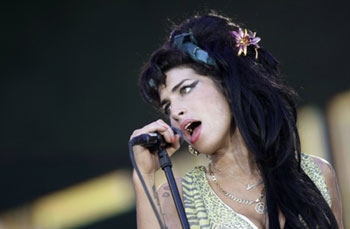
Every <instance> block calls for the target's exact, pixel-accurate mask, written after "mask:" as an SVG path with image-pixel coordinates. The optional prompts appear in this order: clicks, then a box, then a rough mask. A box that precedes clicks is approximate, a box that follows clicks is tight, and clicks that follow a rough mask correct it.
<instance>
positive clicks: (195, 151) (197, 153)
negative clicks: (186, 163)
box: [188, 145, 199, 156]
mask: <svg viewBox="0 0 350 229" xmlns="http://www.w3.org/2000/svg"><path fill="white" fill-rule="evenodd" d="M188 152H190V154H192V155H195V156H198V155H199V152H198V151H197V150H195V149H194V148H193V146H192V145H188Z"/></svg>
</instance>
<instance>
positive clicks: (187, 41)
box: [173, 32, 217, 68]
mask: <svg viewBox="0 0 350 229" xmlns="http://www.w3.org/2000/svg"><path fill="white" fill-rule="evenodd" d="M173 45H174V47H175V48H178V49H180V50H181V51H183V52H185V53H187V54H189V55H190V57H191V58H192V59H193V60H195V61H199V62H202V63H205V64H209V65H211V66H213V67H215V68H217V64H216V62H215V60H214V59H213V58H211V57H210V56H209V54H208V53H207V52H206V51H204V50H203V49H201V48H199V47H198V46H197V41H196V39H195V38H194V36H193V34H192V32H189V33H182V34H179V35H176V36H175V37H174V43H173Z"/></svg>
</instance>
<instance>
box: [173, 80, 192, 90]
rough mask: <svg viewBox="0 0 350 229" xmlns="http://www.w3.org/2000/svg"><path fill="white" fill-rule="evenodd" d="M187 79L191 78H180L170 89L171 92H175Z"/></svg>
mask: <svg viewBox="0 0 350 229" xmlns="http://www.w3.org/2000/svg"><path fill="white" fill-rule="evenodd" d="M187 80H191V79H184V80H181V81H180V83H178V84H176V85H175V86H174V87H173V89H171V92H175V91H176V90H177V89H178V88H179V87H180V86H181V85H182V84H183V83H184V82H185V81H187Z"/></svg>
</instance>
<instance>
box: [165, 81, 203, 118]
mask: <svg viewBox="0 0 350 229" xmlns="http://www.w3.org/2000/svg"><path fill="white" fill-rule="evenodd" d="M197 83H198V81H195V82H193V83H191V84H190V85H185V86H183V87H181V88H180V90H179V92H180V95H185V94H188V93H190V92H191V90H192V89H193V88H194V87H195V86H196V85H197ZM186 89H189V90H188V91H186ZM170 107H171V105H170V103H168V104H166V105H165V106H164V108H163V112H164V113H165V114H166V115H169V113H170V112H169V110H170Z"/></svg>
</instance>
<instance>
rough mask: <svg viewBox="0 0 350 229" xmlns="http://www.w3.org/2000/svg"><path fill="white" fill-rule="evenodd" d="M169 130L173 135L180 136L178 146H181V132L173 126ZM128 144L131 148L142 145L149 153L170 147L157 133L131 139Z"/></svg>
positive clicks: (182, 138) (182, 137)
mask: <svg viewBox="0 0 350 229" xmlns="http://www.w3.org/2000/svg"><path fill="white" fill-rule="evenodd" d="M171 129H172V130H173V131H174V133H175V135H177V134H178V135H180V144H182V142H183V140H184V135H183V133H182V131H181V130H179V129H177V128H175V127H173V126H172V127H171ZM130 142H131V145H133V146H134V145H142V146H143V147H146V148H148V149H149V150H150V151H154V150H156V149H158V148H159V147H162V148H166V147H168V146H170V145H171V144H170V143H168V142H166V141H165V139H164V137H163V135H161V134H160V133H158V132H154V133H148V134H141V135H139V136H136V137H134V138H132V139H131V140H130Z"/></svg>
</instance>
